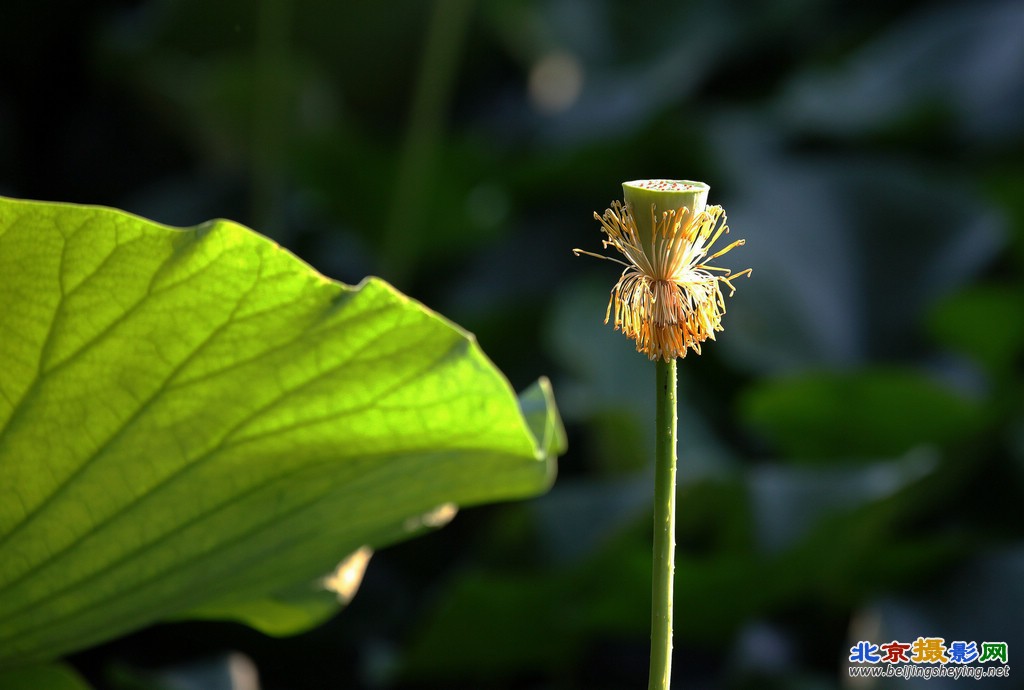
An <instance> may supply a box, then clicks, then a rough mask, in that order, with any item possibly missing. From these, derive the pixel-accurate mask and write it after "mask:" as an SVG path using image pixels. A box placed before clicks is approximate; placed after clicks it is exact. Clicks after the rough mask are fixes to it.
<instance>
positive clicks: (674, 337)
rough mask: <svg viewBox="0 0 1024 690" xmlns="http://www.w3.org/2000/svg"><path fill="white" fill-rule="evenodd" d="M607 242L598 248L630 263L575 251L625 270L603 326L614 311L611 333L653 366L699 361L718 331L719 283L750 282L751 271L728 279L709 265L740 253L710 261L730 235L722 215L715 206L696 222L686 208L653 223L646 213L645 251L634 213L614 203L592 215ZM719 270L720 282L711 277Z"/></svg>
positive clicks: (736, 244)
mask: <svg viewBox="0 0 1024 690" xmlns="http://www.w3.org/2000/svg"><path fill="white" fill-rule="evenodd" d="M594 218H596V219H597V220H598V221H599V222H600V223H601V226H602V230H603V231H604V233H605V234H606V235H607V236H608V239H606V240H603V241H602V244H603V246H604V248H605V249H607V248H609V247H614V248H615V249H616V250H618V251H619V253H620V254H622V255H623V256H624V257H626V259H627V261H621V260H619V259H616V258H613V257H610V256H604V255H601V254H594V253H592V252H588V251H585V250H582V249H574V250H573V252H574V253H575V254H576V255H577V256H578V255H580V254H586V255H588V256H594V257H597V258H599V259H606V260H608V261H614V262H615V263H618V264H622V265H623V266H625V269H624V270H623V271H622V275H621V276H619V280H618V282H617V283H616V284H615V287H614V288H612V293H611V297H610V299H609V300H608V309H607V311H606V312H605V323H608V321H609V320H611V318H612V313H613V311H614V315H615V322H614V323H615V328H616V329H617V330H621V331H622V332H623V333H624V334H625V335H627V336H628V337H630V338H632V339H633V340H635V341H636V349H637V351H638V352H642V353H644V354H646V355H647V356H648V357H649V358H650V359H652V360H653V359H664V360H665V361H670V360H672V359H675V358H676V357H685V356H686V351H687V349H692V350H693V351H694V352H696V353H697V354H700V347H701V343H703V342H704V341H705V340H707V339H708V338H710V339H711V340H714V339H715V331H721V330H722V315H723V314H725V298H724V297H723V296H722V290H721V286H720V284H719V283H724V284H725V285H727V286H728V287H729V290H730V292H729V295H730V297H731V296H732V294H733V293H734V292H735V291H736V287H735V286H734V285H733V284H732V282H731V281H732V280H735V279H736V278H740V277H742V276H749V275H750V271H751V269H749V268H748V269H746V270H743V271H740V272H739V273H735V274H733V273H732V272H731V271H730V270H729V269H727V268H721V267H719V266H709V265H708V262H710V261H712V260H713V259H717V258H718V257H720V256H722V255H724V254H727V253H728V252H729V251H731V250H732V249H734V248H735V247H741V246H743V244H744V242H745V241H744V240H737V241H735V242H733V243H732V244H730V245H728V246H727V247H725V248H724V249H722V250H720V251H718V252H716V253H714V254H712V255H711V256H708V252H709V251H710V250H711V247H712V246H713V245H714V244H715V242H716V241H717V240H718V238H719V237H721V236H722V235H723V234H728V232H729V226H728V225H726V222H725V212H724V211H723V210H722V208H721V207H720V206H708V207H707V208H706V209H705V210H704V211H702V212H701V213H698V214H696V215H694V214H693V213H691V212H690V210H689V209H687V208H686V207H682V208H678V209H675V210H670V211H664V212H662V213H661V217H660V218H658V217H657V216H656V214H655V211H654V207H653V205H652V207H651V227H652V228H653V229H654V232H653V233H652V234H651V238H650V242H649V246H647V247H644V246H642V242H641V240H640V236H639V233H638V230H637V225H636V221H635V219H634V216H633V210H632V209H631V208H630V207H629V206H628V205H627V206H623V205H622V204H621V203H619V202H618V201H615V202H612V207H611V208H609V209H608V210H606V211H605V212H604V215H603V216H600V215H598V214H596V213H595V214H594ZM712 271H717V272H719V273H720V274H721V275H715V274H714V273H712Z"/></svg>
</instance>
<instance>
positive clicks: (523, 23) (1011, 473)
mask: <svg viewBox="0 0 1024 690" xmlns="http://www.w3.org/2000/svg"><path fill="white" fill-rule="evenodd" d="M2 15H3V16H2V21H0V68H2V72H0V74H2V76H0V193H2V194H5V195H10V196H17V197H26V198H36V199H46V200H61V201H74V202H83V203H98V204H106V205H112V206H117V207H121V208H124V209H127V210H130V211H133V212H135V213H139V214H142V215H144V216H147V217H150V218H153V219H155V220H159V221H162V222H165V223H169V224H174V225H192V224H196V223H199V222H201V221H204V220H207V219H209V218H213V217H227V218H231V219H234V220H238V221H240V222H243V223H245V224H247V225H249V226H251V227H253V228H255V229H257V230H259V231H261V232H263V233H265V234H267V235H269V236H271V237H273V238H274V239H276V240H277V241H278V242H280V243H281V244H282V245H284V246H286V247H288V248H290V249H292V250H293V251H294V252H295V253H296V254H298V255H299V256H300V257H302V258H303V259H305V260H306V261H308V262H309V263H311V264H312V265H313V266H315V267H316V268H318V269H319V270H321V271H322V272H323V273H325V274H327V275H329V276H331V277H334V278H338V279H340V280H343V281H345V282H357V281H358V280H359V279H360V278H362V277H363V276H364V275H367V274H376V275H380V276H382V277H384V278H385V279H387V280H390V281H391V282H393V283H394V284H395V285H396V286H398V287H399V288H400V289H402V290H404V291H405V292H407V293H408V294H410V295H411V296H413V297H415V298H416V299H418V300H420V301H422V302H424V303H425V304H427V305H428V306H430V307H432V308H434V309H436V310H437V311H439V312H441V313H443V314H444V315H446V316H448V317H449V318H451V319H453V320H454V321H456V322H457V323H459V324H461V325H462V326H464V327H465V328H467V329H468V330H470V331H472V332H474V333H475V334H476V335H477V337H478V338H479V340H480V342H481V344H482V345H483V348H484V350H485V351H486V352H487V353H488V354H489V355H490V356H491V357H492V358H493V360H494V361H495V362H496V363H497V364H498V366H499V367H500V368H501V369H502V370H503V371H505V372H506V373H507V375H508V376H509V378H510V379H511V381H512V383H513V385H514V386H515V387H516V388H517V389H521V388H523V387H525V386H526V385H528V384H529V383H530V382H531V381H532V380H534V379H535V378H536V377H537V376H539V375H548V376H550V377H551V378H552V380H553V382H554V385H555V392H556V395H557V397H558V401H559V403H560V407H561V411H562V414H563V416H564V419H565V422H566V425H567V428H568V431H569V438H570V444H571V446H570V451H569V453H568V454H567V455H566V456H565V457H564V458H563V459H562V461H561V465H560V476H559V479H558V482H557V484H556V486H555V488H554V489H553V490H552V492H551V493H550V494H549V495H547V496H545V497H543V498H541V499H539V500H534V501H529V502H524V503H519V504H510V505H504V506H491V507H485V508H474V509H466V510H464V511H463V512H462V514H461V515H460V516H459V517H458V518H456V520H455V521H454V522H453V523H452V524H451V525H450V526H448V527H446V528H444V529H443V530H441V531H439V532H437V533H435V534H432V535H430V536H428V537H426V538H423V539H420V540H417V541H413V542H408V543H405V544H402V545H399V546H396V547H393V548H390V549H387V550H384V551H382V552H380V553H378V554H377V556H376V557H375V558H374V560H373V561H372V562H371V564H370V567H369V570H368V573H367V576H366V579H365V581H364V583H363V588H362V591H361V592H360V593H359V595H358V596H357V597H356V599H355V601H354V602H353V603H352V605H351V606H350V607H349V608H348V609H347V610H346V611H344V612H343V613H341V614H340V615H339V616H338V617H337V618H335V619H334V620H333V621H331V622H330V623H328V624H327V625H325V626H323V627H322V628H319V629H317V630H315V631H313V632H310V633H308V634H306V635H302V636H299V637H295V638H290V639H284V640H271V639H270V638H266V637H264V636H262V635H260V634H258V633H255V632H253V631H250V630H248V629H246V628H243V627H241V626H237V625H232V624H226V623H225V624H216V623H206V624H197V623H188V624H186V623H179V624H169V625H162V626H157V627H155V628H152V629H149V630H145V631H142V632H140V633H138V634H136V635H133V636H131V637H128V638H125V639H122V640H118V641H115V642H112V643H110V644H107V645H104V646H102V647H100V648H97V649H93V650H90V651H87V652H84V653H81V654H79V655H77V656H75V657H74V658H73V659H72V662H73V663H74V664H75V665H76V667H77V668H79V669H80V670H81V671H82V672H83V673H84V674H86V675H87V677H88V678H89V679H90V680H91V681H92V682H93V683H94V684H95V685H96V686H97V687H99V688H109V689H111V690H126V689H128V688H154V687H164V688H175V689H181V688H186V689H187V688H207V689H212V690H219V689H221V688H224V689H226V688H230V687H232V685H231V683H230V682H229V681H228V680H227V679H228V676H229V675H230V673H229V671H231V670H232V669H233V672H234V673H235V676H236V681H235V685H234V686H233V687H235V688H238V689H241V688H243V687H252V685H251V684H250V685H245V684H244V683H243V682H242V681H241V680H238V678H240V677H241V676H245V675H246V674H245V673H240V672H239V669H241V670H242V671H245V669H247V668H248V669H250V670H251V669H252V668H253V667H255V669H256V671H257V672H258V675H259V679H260V681H259V682H260V687H262V688H263V689H264V690H285V689H287V690H306V689H313V688H316V689H320V688H367V689H372V688H391V689H396V690H406V689H422V690H428V689H441V688H444V689H446V690H461V689H466V690H468V689H477V688H485V689H495V690H504V689H507V690H513V689H526V688H529V689H531V690H534V689H535V690H569V689H579V690H583V689H601V688H608V689H621V688H639V687H644V685H645V683H646V672H647V660H646V659H647V635H648V615H649V588H650V579H649V578H650V561H649V559H650V536H649V533H650V504H649V497H650V491H651V489H650V487H651V471H650V458H651V456H652V446H653V442H652V436H651V434H652V427H653V367H652V365H650V364H649V363H648V362H647V361H646V359H645V358H643V357H642V356H640V355H638V354H636V353H635V352H634V351H633V347H632V344H631V343H630V342H629V341H627V340H626V339H625V338H623V337H622V335H621V334H619V333H615V332H614V331H612V329H611V328H610V327H608V326H605V325H604V324H603V323H602V319H603V316H604V307H605V303H606V301H607V297H608V291H609V289H610V288H611V286H612V284H613V283H614V282H615V279H616V277H617V271H616V270H615V267H614V266H613V265H611V264H608V263H605V262H599V261H596V260H593V259H589V258H585V257H584V258H579V259H577V258H574V257H573V256H572V254H571V253H570V250H571V249H572V248H573V247H583V248H587V249H591V250H597V249H598V248H599V242H600V239H601V236H600V233H599V226H598V224H597V223H596V222H595V221H594V220H593V218H592V213H593V212H594V211H602V210H603V209H604V208H606V207H607V206H608V205H609V202H610V201H611V200H613V199H615V198H618V197H620V196H621V191H620V187H619V184H620V183H621V182H622V181H623V180H630V179H635V178H647V177H670V178H690V179H699V180H703V181H705V182H707V183H709V184H710V185H711V188H712V191H711V202H712V203H718V204H721V205H723V206H725V208H726V210H727V211H728V213H729V219H730V224H731V226H732V228H733V237H745V238H746V239H747V245H746V246H745V247H744V248H742V249H738V250H736V251H734V252H733V253H731V254H729V256H728V257H726V258H725V260H723V263H725V264H726V265H730V266H732V267H733V268H735V269H741V268H746V267H748V266H749V267H752V268H753V277H752V278H751V279H750V280H749V281H747V280H743V281H740V283H739V284H738V285H737V287H738V292H737V294H736V296H735V297H734V298H733V299H732V300H730V301H729V304H728V309H729V313H728V315H727V316H726V317H725V326H726V330H725V332H724V333H722V334H721V335H720V337H719V342H717V343H714V344H710V346H709V347H707V348H706V349H705V354H704V355H703V356H701V357H692V356H691V357H687V358H686V359H685V360H683V361H682V362H681V363H680V382H681V400H682V410H681V423H680V429H681V441H680V455H681V463H682V465H681V470H680V477H681V487H680V516H679V534H678V541H679V547H680V551H679V556H678V561H679V562H678V578H677V603H676V617H677V626H678V627H677V636H676V654H675V669H674V670H675V678H676V681H677V683H676V687H680V688H805V689H817V688H821V689H825V688H848V687H849V688H885V687H899V688H905V687H917V686H916V685H914V683H911V682H908V681H902V680H896V681H890V684H889V685H884V684H876V685H867V684H858V685H855V684H852V683H851V682H850V680H849V679H848V678H846V675H847V674H846V670H845V667H846V663H847V662H846V659H847V657H848V655H849V650H850V646H851V645H853V644H854V643H855V642H856V641H858V640H870V641H874V642H876V643H878V642H887V641H889V640H892V639H898V640H901V641H912V640H914V639H915V638H916V637H918V636H937V637H943V638H945V639H946V640H947V643H948V642H949V641H951V640H977V641H978V642H979V645H980V642H981V641H982V640H989V641H994V640H998V641H1006V642H1007V643H1008V645H1009V656H1010V663H1011V667H1013V666H1014V659H1016V658H1018V657H1017V655H1019V654H1020V653H1022V652H1024V508H1022V506H1024V395H1022V392H1024V385H1022V383H1024V373H1022V372H1024V367H1022V363H1024V357H1022V353H1024V270H1022V269H1024V4H1022V3H1021V2H1020V0H981V1H977V2H972V1H971V0H961V1H960V2H921V1H916V0H895V1H894V0H862V1H860V2H839V1H833V2H825V1H817V2H816V1H814V0H783V1H781V2H771V3H765V2H750V1H741V0H727V1H725V2H713V1H711V0H697V1H691V2H674V1H672V0H639V1H634V2H625V1H620V2H615V1H613V0H476V1H475V2H474V1H472V0H435V1H433V2H427V1H426V0H415V1H414V0H397V1H393V2H387V3H383V2H371V1H368V0H363V1H341V2H339V1H337V0H331V1H328V0H294V1H288V0H255V1H254V0H181V1H172V0H162V1H161V0H149V1H145V2H139V1H137V0H135V1H129V0H103V1H101V2H91V3H90V2H72V1H66V2H34V3H33V2H28V1H26V0H13V1H11V2H7V3H6V4H5V6H4V10H3V13H2ZM0 279H2V277H0ZM341 555H342V554H339V556H341ZM232 652H236V653H237V654H236V655H234V656H228V655H229V654H230V653H232ZM240 655H241V656H240ZM1011 673H1012V674H1013V675H1012V676H1011V679H1010V680H1009V681H1002V682H1000V683H998V684H999V687H1024V682H1022V680H1021V678H1024V676H1022V674H1021V673H1020V672H1018V670H1017V669H1016V668H1014V669H1013V671H1012V672H1011ZM1014 678H1016V680H1014ZM957 682H963V683H972V681H942V680H932V681H930V682H928V683H927V684H924V683H921V684H920V685H921V686H923V687H928V688H931V689H933V690H939V689H942V688H950V687H956V686H957ZM989 684H991V685H995V684H996V682H992V683H988V682H984V681H983V682H982V683H981V685H982V686H986V685H989ZM972 687H973V685H972Z"/></svg>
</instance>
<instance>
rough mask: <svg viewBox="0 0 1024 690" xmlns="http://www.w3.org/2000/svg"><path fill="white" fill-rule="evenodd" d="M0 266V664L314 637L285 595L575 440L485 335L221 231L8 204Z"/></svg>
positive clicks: (529, 482)
mask: <svg viewBox="0 0 1024 690" xmlns="http://www.w3.org/2000/svg"><path fill="white" fill-rule="evenodd" d="M0 276H2V282H0V372H2V376H0V666H3V665H11V664H16V663H27V662H30V661H34V660H45V659H50V658H53V657H56V656H58V655H61V654H64V653H67V652H69V651H71V650H75V649H80V648H82V647H86V646H89V645H91V644H95V643H97V642H99V641H102V640H104V639H108V638H110V637H113V636H116V635H119V634H122V633H125V632H128V631H130V630H133V629H135V628H138V627H140V626H143V625H146V624H149V623H152V622H154V621H156V620H160V619H166V618H173V617H180V616H182V615H185V614H188V613H190V612H196V613H197V614H204V613H205V614H206V615H208V614H210V612H214V611H215V612H216V613H217V614H218V615H224V616H232V617H237V618H240V619H243V620H247V621H248V622H250V623H257V624H259V623H261V622H262V627H266V628H267V629H269V630H272V631H273V632H275V633H283V632H294V631H296V630H299V629H302V628H304V627H308V625H309V624H311V623H313V622H315V621H316V620H319V619H321V618H322V617H323V615H324V609H323V608H322V606H320V605H314V604H310V603H309V601H305V598H304V597H303V596H299V597H298V598H296V596H295V592H296V591H297V590H296V588H299V590H298V591H301V588H302V587H303V586H305V587H307V588H308V587H309V586H310V583H315V582H322V581H321V580H320V578H322V577H323V576H325V575H327V574H328V573H329V572H331V571H332V570H333V569H334V568H335V567H336V566H337V565H338V563H339V561H341V560H342V559H343V558H344V557H345V556H346V555H348V554H350V553H352V552H355V551H356V550H357V549H360V548H362V547H364V546H369V547H371V548H372V547H379V546H381V545H384V544H387V543H390V542H394V541H396V540H399V539H402V538H405V537H408V536H410V535H412V534H415V533H416V532H419V531H421V530H423V529H424V528H427V527H430V526H431V525H432V524H433V525H436V524H439V521H437V520H433V521H432V520H431V517H430V516H436V515H438V513H436V512H434V511H436V510H437V509H438V508H439V506H449V505H451V506H461V505H467V504H475V503H481V502H486V501H494V500H501V499H510V498H519V497H526V496H532V495H535V494H538V493H540V492H542V491H544V490H545V489H546V488H547V487H548V486H549V485H550V483H551V481H552V477H553V470H554V463H553V456H554V455H555V454H556V453H558V452H561V451H562V450H564V447H565V442H564V435H563V432H562V431H561V429H560V424H559V422H558V416H557V413H556V412H555V411H554V409H553V406H552V397H551V394H550V389H548V388H545V387H544V386H543V385H542V386H541V388H540V389H539V390H538V391H535V392H533V393H531V394H530V395H529V396H528V399H527V401H526V405H527V407H528V414H529V416H530V420H531V421H530V422H529V423H528V422H527V419H526V418H524V416H523V413H522V411H521V410H520V407H519V403H518V401H517V399H516V397H515V395H514V393H513V392H512V390H511V389H510V387H509V384H508V382H507V381H506V380H505V379H504V377H503V376H502V375H501V374H500V372H498V371H497V370H496V369H495V368H494V366H493V365H492V364H491V363H490V361H489V360H488V359H487V358H486V357H485V356H484V355H483V353H482V352H481V351H480V349H479V347H478V346H477V345H476V343H475V341H474V339H473V338H472V336H470V335H468V334H466V333H465V332H463V331H462V330H460V329H459V328H458V327H456V326H454V325H452V324H451V323H449V322H447V321H445V320H444V319H442V318H440V317H439V316H437V315H436V314H434V313H432V312H430V311H429V310H427V309H426V308H424V307H423V306H422V305H420V304H418V303H416V302H414V301H412V300H410V299H408V298H406V297H405V296H403V295H401V294H399V293H398V292H396V291H395V290H394V289H393V288H391V287H390V286H389V285H387V284H386V283H384V282H382V281H380V280H377V279H367V280H365V281H364V282H363V283H362V284H360V285H359V286H357V287H348V286H345V285H341V284H339V283H337V282H334V281H331V280H329V279H327V278H324V277H323V276H322V275H320V274H318V273H316V272H315V271H313V270H312V269H310V268H309V267H308V266H306V265H305V264H303V263H302V262H301V261H299V260H297V259H296V258H295V257H294V256H293V255H291V254H290V253H288V252H287V251H285V250H283V249H281V248H280V247H279V246H277V245H275V244H274V243H272V242H270V241H268V240H267V239H265V238H263V237H261V236H259V235H257V234H256V233H253V232H252V231H250V230H248V229H246V228H243V227H241V226H239V225H236V224H234V223H231V222H228V221H213V222H209V223H205V224H203V225H201V226H199V227H197V228H193V229H189V230H178V229H174V228H168V227H165V226H161V225H157V224H155V223H152V222H149V221H146V220H143V219H141V218H138V217H134V216H131V215H129V214H126V213H123V212H120V211H115V210H111V209H104V208H96V207H82V206H74V205H67V204H46V203H37V202H23V201H15V200H0ZM531 429H533V430H534V431H531ZM535 433H536V436H535V435H534V434H535ZM424 516H427V517H424ZM449 517H450V515H449ZM332 596H333V595H332ZM303 601H304V603H301V604H297V603H296V602H303ZM321 601H322V599H321ZM289 606H290V607H291V608H288V607H289ZM296 606H297V607H298V608H296ZM275 607H276V608H275ZM281 607H285V608H281ZM286 609H287V610H286ZM275 610H276V613H275Z"/></svg>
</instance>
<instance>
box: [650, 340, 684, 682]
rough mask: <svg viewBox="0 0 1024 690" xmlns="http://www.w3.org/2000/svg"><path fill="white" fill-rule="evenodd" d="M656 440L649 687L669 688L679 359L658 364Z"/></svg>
mask: <svg viewBox="0 0 1024 690" xmlns="http://www.w3.org/2000/svg"><path fill="white" fill-rule="evenodd" d="M656 367H657V375H656V377H655V379H656V385H657V411H656V413H655V424H656V427H657V430H656V432H655V441H654V456H655V458H654V460H655V464H654V558H653V562H654V572H653V577H652V587H651V672H650V682H649V684H648V686H647V687H648V690H668V688H669V677H670V676H671V673H672V586H673V583H674V580H675V560H676V540H675V532H676V416H677V415H676V360H675V359H673V360H672V361H670V362H663V361H661V360H658V362H657V364H656Z"/></svg>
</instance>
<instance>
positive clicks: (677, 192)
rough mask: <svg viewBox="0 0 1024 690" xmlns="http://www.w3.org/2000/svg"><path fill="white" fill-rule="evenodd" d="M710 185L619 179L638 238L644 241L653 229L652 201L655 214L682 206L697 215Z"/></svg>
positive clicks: (648, 237) (701, 209)
mask: <svg viewBox="0 0 1024 690" xmlns="http://www.w3.org/2000/svg"><path fill="white" fill-rule="evenodd" d="M710 189H711V187H710V186H709V185H706V184H704V183H703V182H694V181H692V180H633V181H632V182H623V183H622V198H623V200H624V201H625V202H626V205H627V206H628V207H629V209H630V211H631V212H632V214H633V218H634V220H636V228H637V231H638V233H639V235H640V240H641V242H643V243H644V245H647V244H648V243H649V242H650V239H651V233H652V232H653V229H652V226H651V205H652V204H653V205H654V212H655V214H658V215H660V214H661V213H662V212H663V211H670V210H675V209H677V208H680V207H682V206H685V207H686V208H688V209H689V210H690V213H692V214H693V215H697V214H698V213H700V212H701V211H703V210H704V207H705V206H706V205H707V202H708V191H710Z"/></svg>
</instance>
